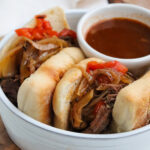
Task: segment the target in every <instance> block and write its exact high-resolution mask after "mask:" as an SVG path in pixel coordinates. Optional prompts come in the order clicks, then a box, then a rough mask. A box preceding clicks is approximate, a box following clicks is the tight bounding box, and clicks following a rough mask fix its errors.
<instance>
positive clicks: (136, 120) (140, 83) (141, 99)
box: [112, 71, 150, 132]
mask: <svg viewBox="0 0 150 150" xmlns="http://www.w3.org/2000/svg"><path fill="white" fill-rule="evenodd" d="M149 104H150V71H149V72H147V73H146V74H145V75H144V76H143V77H141V78H140V79H138V80H136V81H134V82H133V83H131V84H130V85H128V86H126V87H125V88H123V89H122V90H121V91H120V92H119V93H118V95H117V98H116V102H115V104H114V108H113V114H112V115H113V120H114V128H115V132H125V131H131V130H133V129H136V128H139V127H142V126H144V125H146V124H147V123H148V121H149V119H150V117H149V113H150V105H149Z"/></svg>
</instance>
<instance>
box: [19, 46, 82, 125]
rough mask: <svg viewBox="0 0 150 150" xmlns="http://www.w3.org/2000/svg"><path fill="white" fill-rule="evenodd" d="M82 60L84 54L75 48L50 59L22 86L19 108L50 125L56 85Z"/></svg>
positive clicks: (65, 49)
mask: <svg viewBox="0 0 150 150" xmlns="http://www.w3.org/2000/svg"><path fill="white" fill-rule="evenodd" d="M70 53H71V54H73V56H72V55H70ZM82 59H84V55H83V53H82V52H81V50H80V49H79V48H74V47H70V48H64V49H63V50H62V51H60V52H59V53H58V54H56V55H54V56H52V57H51V58H49V59H48V60H47V61H46V62H44V63H43V64H42V65H41V66H40V67H39V69H38V70H37V71H35V73H33V74H32V75H31V76H30V77H29V78H27V79H26V80H25V81H24V82H23V83H22V85H21V86H20V88H19V91H18V96H17V101H18V108H19V109H20V110H21V111H22V112H24V113H25V114H27V115H29V116H31V117H32V118H34V119H36V120H38V121H40V122H43V123H46V124H50V122H51V114H50V113H51V111H50V109H51V106H50V105H51V99H52V94H53V91H54V89H55V87H56V84H57V82H58V81H59V80H60V78H61V77H62V76H63V74H64V73H65V72H66V71H67V70H68V69H69V68H70V67H72V66H73V65H74V64H76V63H78V62H79V61H81V60H82Z"/></svg>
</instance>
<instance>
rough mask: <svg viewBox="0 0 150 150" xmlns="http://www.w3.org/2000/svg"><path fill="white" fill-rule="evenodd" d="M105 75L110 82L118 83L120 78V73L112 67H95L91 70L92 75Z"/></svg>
mask: <svg viewBox="0 0 150 150" xmlns="http://www.w3.org/2000/svg"><path fill="white" fill-rule="evenodd" d="M101 74H102V75H105V76H107V77H108V79H109V80H110V81H111V83H113V84H118V83H119V82H120V78H121V75H122V74H121V73H120V72H118V71H116V70H114V69H112V68H108V69H97V70H94V71H93V75H94V76H99V75H101Z"/></svg>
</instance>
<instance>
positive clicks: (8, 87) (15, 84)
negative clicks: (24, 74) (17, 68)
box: [0, 75, 20, 106]
mask: <svg viewBox="0 0 150 150" xmlns="http://www.w3.org/2000/svg"><path fill="white" fill-rule="evenodd" d="M0 85H1V87H2V89H3V91H4V93H5V94H6V96H7V97H8V98H9V99H10V101H11V102H12V103H13V104H14V105H15V106H17V93H18V89H19V86H20V82H19V76H17V75H16V76H15V77H7V78H3V79H1V81H0Z"/></svg>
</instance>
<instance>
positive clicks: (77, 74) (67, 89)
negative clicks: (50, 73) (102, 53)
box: [53, 58, 103, 130]
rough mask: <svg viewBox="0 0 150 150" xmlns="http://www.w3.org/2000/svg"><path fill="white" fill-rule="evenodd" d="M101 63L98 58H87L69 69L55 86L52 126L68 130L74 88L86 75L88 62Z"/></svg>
mask: <svg viewBox="0 0 150 150" xmlns="http://www.w3.org/2000/svg"><path fill="white" fill-rule="evenodd" d="M90 61H97V62H99V63H101V62H103V61H102V60H101V59H98V58H87V59H85V60H82V61H81V62H80V63H78V64H77V65H75V66H74V67H73V68H71V69H69V70H68V71H67V72H66V73H65V74H64V76H63V78H62V79H61V80H60V81H59V83H58V84H57V86H56V89H55V92H54V97H53V110H54V126H55V127H57V128H60V129H64V130H67V129H68V123H69V121H68V118H69V111H70V103H71V101H72V97H73V95H74V92H75V90H76V88H77V87H78V86H79V84H80V81H81V79H82V78H83V77H84V74H85V73H86V67H87V64H88V62H90Z"/></svg>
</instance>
